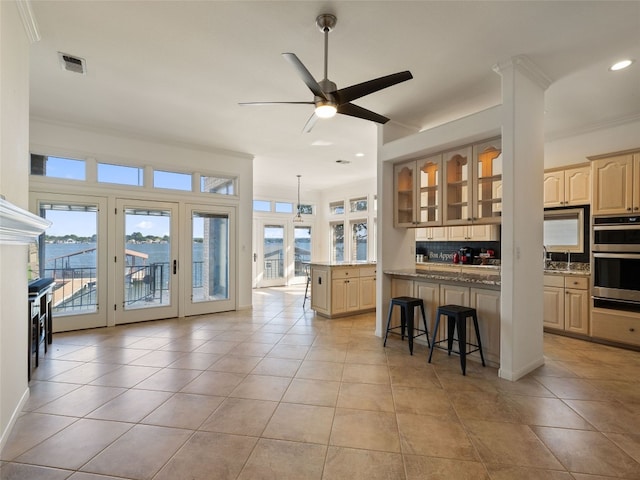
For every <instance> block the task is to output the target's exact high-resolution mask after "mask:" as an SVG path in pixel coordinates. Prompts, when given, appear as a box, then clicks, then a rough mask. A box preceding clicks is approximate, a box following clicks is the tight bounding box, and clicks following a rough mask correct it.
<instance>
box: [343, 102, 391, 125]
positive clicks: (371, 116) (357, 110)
mask: <svg viewBox="0 0 640 480" xmlns="http://www.w3.org/2000/svg"><path fill="white" fill-rule="evenodd" d="M338 113H341V114H342V115H349V116H350V117H358V118H364V119H365V120H371V121H372V122H376V123H383V124H384V123H387V122H388V121H389V119H388V118H387V117H385V116H383V115H380V114H378V113H375V112H372V111H371V110H367V109H366V108H362V107H359V106H358V105H354V104H353V103H343V104H342V105H339V106H338Z"/></svg>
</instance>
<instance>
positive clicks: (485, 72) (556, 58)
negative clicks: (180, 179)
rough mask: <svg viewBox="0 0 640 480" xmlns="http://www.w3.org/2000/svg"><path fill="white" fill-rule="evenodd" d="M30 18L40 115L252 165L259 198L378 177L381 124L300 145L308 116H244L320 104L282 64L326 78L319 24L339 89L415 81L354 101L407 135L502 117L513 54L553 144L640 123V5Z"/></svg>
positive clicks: (436, 5) (162, 4)
mask: <svg viewBox="0 0 640 480" xmlns="http://www.w3.org/2000/svg"><path fill="white" fill-rule="evenodd" d="M32 7H33V12H34V15H35V19H36V21H37V24H38V26H39V30H40V34H41V40H40V41H39V42H37V43H35V44H34V45H33V46H32V55H31V80H30V81H31V114H32V115H33V116H35V117H39V118H45V119H51V120H56V121H64V122H70V123H75V124H81V125H88V126H91V127H98V128H104V129H108V130H117V131H124V132H127V133H129V134H136V135H137V134H139V135H144V136H148V137H153V138H158V139H164V140H171V141H178V142H186V143H190V144H196V145H199V146H205V147H216V148H223V149H228V150H233V151H239V152H246V153H250V154H253V155H255V163H254V165H255V169H254V176H255V184H262V185H282V184H287V185H288V184H295V182H296V178H295V175H296V174H301V175H302V176H303V177H302V178H303V183H304V186H305V188H306V189H322V188H326V187H329V186H333V185H336V184H339V183H350V182H353V181H356V180H358V179H362V178H371V177H373V176H374V175H375V151H376V126H375V125H376V124H374V123H371V122H368V121H365V120H360V119H356V118H352V117H347V116H343V115H338V116H336V117H335V118H333V119H330V120H320V121H318V123H317V124H316V126H315V128H314V129H313V131H312V132H311V133H308V134H304V133H302V127H303V126H304V124H305V122H306V121H307V119H308V118H309V116H310V115H311V113H312V107H311V106H310V105H282V106H261V107H240V106H239V105H238V102H251V101H268V100H277V101H280V100H285V101H288V100H293V101H296V100H297V101H308V100H312V94H311V92H309V90H308V89H307V87H306V86H305V85H304V83H303V82H302V81H301V80H300V78H298V76H297V74H296V72H295V71H294V69H293V68H292V67H291V66H290V65H289V64H288V63H287V62H286V61H285V60H284V59H283V58H282V56H281V53H283V52H293V53H295V54H297V56H298V57H299V58H300V59H301V60H302V62H303V63H304V64H305V65H306V66H307V68H308V69H309V71H310V72H311V73H312V74H313V75H314V76H315V77H316V78H317V79H318V80H319V79H320V78H321V77H322V69H323V48H324V46H323V35H322V34H321V33H320V31H319V30H318V29H317V27H316V26H315V18H316V16H317V15H318V14H320V13H332V14H334V15H336V16H337V17H338V23H337V26H336V28H335V30H334V31H333V32H332V33H331V34H330V37H329V75H328V76H329V78H330V79H331V80H333V81H334V82H335V83H337V86H338V88H341V87H346V86H348V85H351V84H355V83H360V82H363V81H366V80H369V79H372V78H375V77H379V76H383V75H387V74H390V73H395V72H398V71H403V70H410V71H411V72H412V73H413V76H414V79H413V80H410V81H408V82H405V83H402V84H399V85H395V86H393V87H390V88H388V89H386V90H382V91H380V92H377V93H374V94H372V95H370V96H367V97H363V98H362V99H360V100H356V101H354V103H356V104H358V105H360V106H362V107H365V108H367V109H370V110H373V111H375V112H377V113H380V114H382V115H385V116H387V117H389V118H391V119H392V121H395V122H398V123H400V124H403V125H405V126H409V127H415V128H417V129H424V128H428V127H430V126H434V125H437V124H441V123H443V122H446V121H449V120H452V119H455V118H459V117H461V116H464V115H466V114H469V113H472V112H475V111H478V110H481V109H483V108H487V107H489V106H493V105H496V104H498V103H500V77H499V75H498V74H496V73H494V72H493V70H492V66H493V65H494V64H496V63H497V62H500V61H504V60H507V59H509V58H511V57H513V56H516V55H526V56H527V57H528V58H529V59H530V60H531V61H533V63H535V64H536V65H537V66H538V67H539V68H540V69H541V70H542V71H543V72H544V73H545V74H546V75H547V76H548V77H550V78H551V79H552V81H553V83H552V84H551V86H550V87H549V89H548V90H547V93H546V100H545V102H546V111H547V113H546V134H547V138H557V137H560V136H563V135H567V134H570V133H575V132H581V131H588V130H589V129H592V128H594V127H597V126H601V125H607V124H612V123H616V122H624V121H630V120H637V119H638V118H640V62H636V63H635V64H633V65H632V66H631V67H630V68H628V69H627V70H625V71H620V72H609V71H608V67H609V66H610V65H611V64H612V63H613V62H614V61H616V60H618V59H621V58H625V57H629V58H633V59H636V60H638V61H640V1H622V2H616V1H565V2H558V1H533V2H528V1H510V2H505V1H497V2H484V1H466V2H458V1H440V2H435V1H411V2H400V1H386V2H384V1H374V2H369V1H349V2H344V1H297V2H294V1H279V2H270V1H255V2H247V1H225V2H222V1H198V2H196V1H158V2H155V1H141V2H138V1H106V2H103V1H88V0H87V1H76V2H71V1H52V0H46V1H33V0H32ZM58 51H61V52H64V53H68V54H72V55H76V56H79V57H82V58H84V59H86V62H87V75H85V76H82V75H78V74H74V73H70V72H67V71H63V70H62V69H61V67H60V65H59V61H58V57H57V52H58ZM639 137H640V135H639ZM639 141H640V138H639ZM314 142H316V143H318V142H319V143H321V144H323V145H320V146H318V145H316V146H314V145H313V143H314ZM356 153H363V154H364V156H361V157H357V156H356V155H355V154H356ZM338 159H341V160H348V161H350V162H351V163H350V164H348V165H338V164H336V160H338ZM176 166H177V167H179V165H176Z"/></svg>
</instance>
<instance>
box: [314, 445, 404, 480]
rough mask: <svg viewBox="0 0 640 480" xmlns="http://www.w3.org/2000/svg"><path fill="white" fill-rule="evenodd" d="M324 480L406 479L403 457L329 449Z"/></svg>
mask: <svg viewBox="0 0 640 480" xmlns="http://www.w3.org/2000/svg"><path fill="white" fill-rule="evenodd" d="M322 478H324V479H326V480H389V479H404V478H405V477H404V466H403V465H402V455H400V454H399V453H389V452H376V451H372V450H357V449H353V448H344V447H329V451H328V452H327V460H326V463H325V467H324V475H323V477H322Z"/></svg>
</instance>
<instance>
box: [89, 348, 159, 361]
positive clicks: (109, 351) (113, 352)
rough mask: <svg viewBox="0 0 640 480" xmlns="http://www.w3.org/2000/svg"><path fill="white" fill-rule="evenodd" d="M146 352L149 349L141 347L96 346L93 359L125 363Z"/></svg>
mask: <svg viewBox="0 0 640 480" xmlns="http://www.w3.org/2000/svg"><path fill="white" fill-rule="evenodd" d="M147 353H149V351H148V350H143V349H139V350H138V349H134V348H113V347H98V352H97V355H96V358H95V359H94V360H93V361H95V362H98V363H116V364H121V365H127V364H129V363H130V362H132V361H134V360H135V359H137V358H140V357H142V356H143V355H146V354H147Z"/></svg>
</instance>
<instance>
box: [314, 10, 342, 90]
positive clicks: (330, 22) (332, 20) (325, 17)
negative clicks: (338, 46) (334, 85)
mask: <svg viewBox="0 0 640 480" xmlns="http://www.w3.org/2000/svg"><path fill="white" fill-rule="evenodd" d="M337 22H338V18H337V17H336V16H335V15H331V14H330V13H323V14H322V15H318V16H317V17H316V25H317V26H318V28H319V29H320V31H321V32H322V33H324V80H328V79H329V76H328V74H327V72H328V65H329V32H330V31H331V30H333V29H334V28H335V26H336V23H337Z"/></svg>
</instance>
